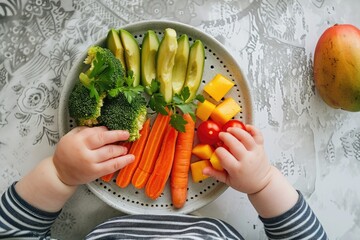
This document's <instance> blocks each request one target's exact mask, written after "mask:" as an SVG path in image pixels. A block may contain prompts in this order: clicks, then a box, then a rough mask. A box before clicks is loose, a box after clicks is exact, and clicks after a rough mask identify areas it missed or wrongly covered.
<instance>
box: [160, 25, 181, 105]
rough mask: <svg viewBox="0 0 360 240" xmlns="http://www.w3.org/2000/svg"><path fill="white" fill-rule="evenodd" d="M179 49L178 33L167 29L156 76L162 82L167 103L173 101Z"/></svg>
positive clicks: (161, 90)
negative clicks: (173, 78) (174, 73)
mask: <svg viewBox="0 0 360 240" xmlns="http://www.w3.org/2000/svg"><path fill="white" fill-rule="evenodd" d="M177 47H178V45H177V38H176V31H175V30H174V29H172V28H167V29H165V33H164V37H163V39H162V40H161V42H160V46H159V50H158V53H157V57H156V74H157V79H158V81H159V82H160V93H161V94H162V95H163V96H164V98H165V101H166V102H167V103H169V102H171V101H172V83H171V81H172V71H173V67H174V63H175V55H176V51H177Z"/></svg>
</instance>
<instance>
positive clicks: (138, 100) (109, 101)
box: [98, 93, 147, 141]
mask: <svg viewBox="0 0 360 240" xmlns="http://www.w3.org/2000/svg"><path fill="white" fill-rule="evenodd" d="M146 114H147V108H146V101H145V99H144V97H143V96H142V95H141V94H136V95H135V96H134V99H133V101H132V102H131V104H130V103H129V102H128V100H127V98H126V97H125V95H124V94H123V93H120V94H118V95H117V96H116V97H114V98H113V97H110V96H108V97H106V98H105V99H104V105H103V106H102V108H101V116H100V117H99V118H98V119H99V123H100V125H104V126H107V127H108V128H109V129H121V130H128V131H129V133H130V137H129V141H135V140H136V139H138V138H139V137H140V133H139V131H140V130H141V128H142V126H143V124H144V122H145V120H146Z"/></svg>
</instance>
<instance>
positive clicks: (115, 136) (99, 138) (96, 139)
mask: <svg viewBox="0 0 360 240" xmlns="http://www.w3.org/2000/svg"><path fill="white" fill-rule="evenodd" d="M128 138H129V132H128V131H124V130H111V131H109V130H107V131H98V132H96V133H95V134H93V135H91V136H89V137H88V138H87V142H86V144H87V146H88V147H89V148H90V149H97V148H100V147H102V146H105V145H107V144H111V143H115V142H119V141H125V140H127V139H128Z"/></svg>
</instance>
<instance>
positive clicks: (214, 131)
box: [197, 120, 221, 145]
mask: <svg viewBox="0 0 360 240" xmlns="http://www.w3.org/2000/svg"><path fill="white" fill-rule="evenodd" d="M220 131H221V128H220V126H219V125H218V124H217V123H216V122H214V121H212V120H207V121H204V122H202V123H200V125H199V127H198V128H197V135H198V138H199V141H200V142H201V143H205V144H210V145H214V144H215V143H217V142H218V141H219V133H220Z"/></svg>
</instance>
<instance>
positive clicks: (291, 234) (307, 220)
mask: <svg viewBox="0 0 360 240" xmlns="http://www.w3.org/2000/svg"><path fill="white" fill-rule="evenodd" d="M298 193H299V199H298V201H297V203H296V204H295V206H294V207H292V208H291V209H290V210H288V211H287V212H285V213H284V214H282V215H280V216H277V217H274V218H262V217H259V218H260V220H261V221H262V222H263V224H264V228H265V232H266V235H267V236H268V238H269V239H321V240H323V239H324V240H325V239H328V237H327V235H326V232H325V231H324V229H323V227H322V225H321V223H320V222H319V220H318V219H317V217H316V216H315V214H314V212H313V211H312V210H311V208H310V206H309V205H308V203H307V202H306V201H305V199H304V197H303V195H302V194H301V193H300V192H298Z"/></svg>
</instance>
